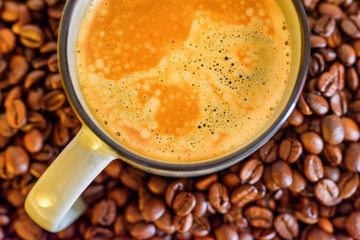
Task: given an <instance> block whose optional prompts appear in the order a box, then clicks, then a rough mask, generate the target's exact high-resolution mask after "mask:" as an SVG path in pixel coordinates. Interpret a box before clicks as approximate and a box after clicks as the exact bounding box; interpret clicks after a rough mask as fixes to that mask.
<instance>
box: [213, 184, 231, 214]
mask: <svg viewBox="0 0 360 240" xmlns="http://www.w3.org/2000/svg"><path fill="white" fill-rule="evenodd" d="M209 201H210V204H211V205H212V206H213V207H214V208H215V209H216V210H217V211H218V212H219V213H222V214H225V213H227V211H228V210H229V209H230V207H231V205H230V202H229V194H228V190H227V189H226V187H225V186H224V185H223V184H221V183H212V184H211V185H210V188H209Z"/></svg>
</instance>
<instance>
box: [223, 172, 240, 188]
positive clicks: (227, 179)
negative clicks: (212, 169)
mask: <svg viewBox="0 0 360 240" xmlns="http://www.w3.org/2000/svg"><path fill="white" fill-rule="evenodd" d="M221 182H222V183H224V185H225V186H226V187H227V188H228V189H229V190H232V189H234V188H235V187H237V186H239V185H240V183H241V180H240V178H239V176H238V174H236V173H231V172H230V173H228V174H226V175H225V176H224V177H223V178H222V180H221Z"/></svg>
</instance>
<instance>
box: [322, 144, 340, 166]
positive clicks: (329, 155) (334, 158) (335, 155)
mask: <svg viewBox="0 0 360 240" xmlns="http://www.w3.org/2000/svg"><path fill="white" fill-rule="evenodd" d="M322 156H323V158H324V159H325V160H326V161H327V162H328V163H329V164H331V165H332V166H337V165H339V164H340V163H341V162H342V152H341V150H340V148H339V147H338V146H334V145H329V144H325V147H324V151H323V152H322Z"/></svg>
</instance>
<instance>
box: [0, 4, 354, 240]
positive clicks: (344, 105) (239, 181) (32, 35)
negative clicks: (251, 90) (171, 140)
mask: <svg viewBox="0 0 360 240" xmlns="http://www.w3.org/2000/svg"><path fill="white" fill-rule="evenodd" d="M64 2H65V1H63V0H26V1H25V0H23V1H10V0H0V240H5V239H9V240H10V239H14V240H17V239H25V240H45V239H50V240H52V239H74V240H80V239H85V240H107V239H117V240H126V239H153V240H170V239H180V240H182V239H184V240H187V239H194V240H214V239H217V240H252V239H256V240H271V239H274V240H277V239H301V240H323V239H324V240H332V239H334V240H335V239H338V240H351V239H360V190H359V172H360V142H359V139H360V130H359V124H360V88H359V87H360V83H359V73H360V1H357V0H322V1H321V0H303V4H304V6H305V8H306V10H307V14H308V22H309V26H310V29H311V47H312V54H311V59H310V68H309V73H308V76H307V80H306V86H305V88H304V91H303V93H302V95H301V97H300V99H299V102H298V104H297V107H296V109H295V110H294V111H293V113H292V114H291V116H290V117H289V119H288V120H287V121H286V123H285V124H284V125H283V126H282V128H281V130H280V131H279V132H278V133H277V134H276V135H275V136H274V137H273V138H272V139H271V140H270V141H268V142H267V143H266V144H265V145H264V146H263V147H262V148H261V149H259V150H258V151H257V152H256V153H254V154H252V156H251V157H249V158H248V159H247V160H245V161H242V162H241V163H239V164H236V165H234V166H232V167H231V168H229V169H226V170H224V171H222V172H219V173H216V174H212V175H209V176H205V177H201V178H191V179H174V178H163V177H159V176H155V175H150V174H147V173H144V172H142V171H140V170H137V169H135V168H133V167H131V166H129V165H126V164H124V163H123V162H122V161H121V160H120V159H118V160H115V161H114V162H112V163H111V164H110V165H109V166H108V167H107V168H106V169H105V170H104V171H103V172H102V173H101V174H100V175H99V176H98V177H97V178H96V179H95V181H94V182H93V183H92V184H91V185H90V186H89V187H88V188H87V189H86V191H85V192H84V194H83V197H84V198H85V199H86V201H87V203H88V204H89V206H90V208H89V210H88V211H87V212H86V213H85V214H84V216H83V217H81V219H79V220H78V221H77V222H76V223H74V224H73V225H71V226H70V227H68V228H67V229H65V230H64V231H62V232H60V233H56V234H51V233H48V232H46V231H44V230H42V229H41V228H40V227H38V226H37V225H36V224H35V223H34V222H33V221H32V220H31V219H30V218H29V217H28V216H27V215H26V213H25V211H24V208H23V204H24V200H25V197H26V195H27V193H28V192H29V191H30V189H31V188H32V186H33V185H34V184H35V182H36V180H37V179H38V178H39V177H40V176H41V174H42V173H43V172H44V171H45V170H46V168H47V167H48V166H49V165H50V164H51V162H52V161H53V160H54V159H55V158H56V156H57V155H58V154H59V152H60V151H61V150H62V148H63V147H65V146H66V145H67V144H68V143H69V141H70V140H71V139H72V137H74V136H75V134H76V133H77V132H78V131H79V129H80V127H81V124H80V122H79V121H78V119H77V118H76V116H75V114H74V112H73V110H72V109H71V108H70V106H69V104H68V102H67V100H66V98H65V95H64V91H63V89H62V86H61V77H60V75H59V68H58V59H57V52H56V51H57V45H56V41H57V36H58V27H59V21H60V18H61V15H62V9H63V7H64Z"/></svg>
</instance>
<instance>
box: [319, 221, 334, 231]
mask: <svg viewBox="0 0 360 240" xmlns="http://www.w3.org/2000/svg"><path fill="white" fill-rule="evenodd" d="M317 225H318V226H319V227H320V228H321V229H323V230H324V231H326V232H328V233H334V227H333V225H332V223H331V222H330V220H329V219H327V218H319V221H318V223H317Z"/></svg>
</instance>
